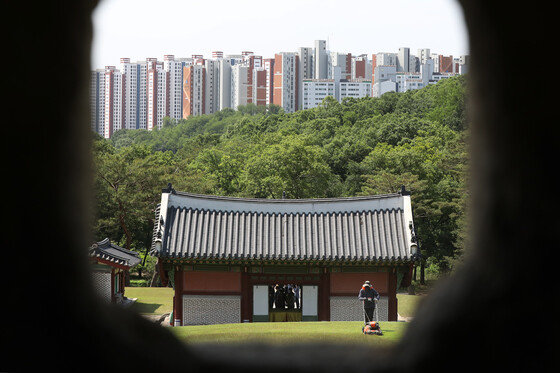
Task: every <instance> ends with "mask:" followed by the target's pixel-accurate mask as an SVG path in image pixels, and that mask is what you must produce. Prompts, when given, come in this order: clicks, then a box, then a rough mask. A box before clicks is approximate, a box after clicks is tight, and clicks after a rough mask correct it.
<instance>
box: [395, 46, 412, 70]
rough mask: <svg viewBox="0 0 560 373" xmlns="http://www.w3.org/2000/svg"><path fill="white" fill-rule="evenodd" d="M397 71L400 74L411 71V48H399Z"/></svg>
mask: <svg viewBox="0 0 560 373" xmlns="http://www.w3.org/2000/svg"><path fill="white" fill-rule="evenodd" d="M397 71H398V72H409V71H410V48H407V47H401V48H399V54H398V55H397Z"/></svg>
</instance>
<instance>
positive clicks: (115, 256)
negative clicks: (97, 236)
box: [89, 238, 140, 267]
mask: <svg viewBox="0 0 560 373" xmlns="http://www.w3.org/2000/svg"><path fill="white" fill-rule="evenodd" d="M89 256H90V258H99V259H103V260H105V261H108V262H111V263H115V264H117V265H123V266H127V267H134V266H135V265H137V264H139V263H140V258H139V254H138V253H137V252H135V251H130V250H126V249H124V248H122V247H120V246H117V245H115V244H113V243H111V241H110V240H109V239H108V238H105V239H104V240H103V241H99V242H96V243H94V244H93V245H92V246H91V247H90V248H89Z"/></svg>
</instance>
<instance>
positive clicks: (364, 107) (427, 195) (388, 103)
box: [93, 76, 468, 282]
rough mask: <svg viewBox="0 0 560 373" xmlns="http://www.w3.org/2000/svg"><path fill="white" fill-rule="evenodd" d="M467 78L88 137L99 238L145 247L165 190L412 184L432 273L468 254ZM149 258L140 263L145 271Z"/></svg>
mask: <svg viewBox="0 0 560 373" xmlns="http://www.w3.org/2000/svg"><path fill="white" fill-rule="evenodd" d="M466 98H467V95H466V79H465V77H464V76H458V77H454V78H450V79H446V80H443V81H441V82H439V83H437V84H435V85H430V86H428V87H426V88H423V89H420V90H415V91H408V92H405V93H393V92H391V93H386V94H384V95H383V96H381V97H380V98H371V97H367V98H362V99H344V100H343V101H342V102H341V103H339V102H337V101H336V100H335V99H334V98H331V97H327V98H326V99H325V100H324V101H323V103H322V104H321V105H320V106H319V107H317V108H314V109H309V110H301V111H298V112H295V113H293V114H286V113H284V112H283V111H282V109H281V108H279V107H277V106H270V107H262V106H255V105H252V104H249V105H247V106H242V107H239V108H238V110H237V111H235V110H232V109H224V110H222V111H220V112H218V113H215V114H210V115H202V116H196V117H190V118H189V119H187V120H181V121H178V122H176V121H174V120H172V119H170V118H165V120H164V125H163V128H162V129H160V130H155V131H146V130H120V131H117V132H116V133H115V134H114V135H113V137H112V138H111V139H109V140H107V139H103V138H101V137H98V136H96V137H95V139H94V141H93V161H94V170H95V177H94V181H93V182H94V192H95V196H96V198H95V206H94V207H95V217H94V221H93V232H94V238H95V239H96V240H101V239H103V238H105V237H108V238H110V239H111V240H112V241H113V242H115V243H117V244H120V245H122V246H123V247H126V248H129V249H132V250H136V251H139V252H141V253H142V257H143V258H144V255H145V254H146V252H147V249H148V248H149V247H150V245H151V236H152V229H153V220H154V209H155V207H156V205H157V204H158V203H159V200H160V197H161V189H162V188H164V187H165V186H166V185H167V183H172V184H173V187H174V188H175V189H176V190H180V191H186V192H192V193H201V194H213V195H226V196H238V197H256V198H282V195H283V193H285V195H286V198H321V197H340V196H345V197H349V196H358V195H370V194H382V193H394V192H397V191H399V190H400V187H401V185H405V186H406V188H407V189H408V190H410V191H411V192H412V207H413V212H414V219H415V225H416V230H417V234H418V237H419V241H420V248H421V253H422V254H423V260H422V262H421V263H420V267H419V268H420V269H421V271H420V276H421V277H420V280H421V281H422V282H423V280H424V274H425V269H428V270H431V271H438V272H441V273H446V272H449V271H451V270H453V268H454V267H455V266H456V265H457V263H458V262H459V261H460V260H461V258H462V255H463V252H464V246H465V231H466V226H465V224H466V221H465V211H466V206H467V201H468V191H467V188H466V184H467V175H468V155H467V146H466V144H467V136H468V122H467V118H466V110H465V108H466ZM152 268H153V258H151V257H147V258H146V260H145V262H144V264H143V266H142V267H141V269H140V270H144V271H145V272H150V271H151V269H152Z"/></svg>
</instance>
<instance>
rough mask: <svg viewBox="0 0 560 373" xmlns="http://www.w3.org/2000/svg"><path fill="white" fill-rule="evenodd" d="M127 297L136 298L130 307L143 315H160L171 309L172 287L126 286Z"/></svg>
mask: <svg viewBox="0 0 560 373" xmlns="http://www.w3.org/2000/svg"><path fill="white" fill-rule="evenodd" d="M124 294H125V295H126V297H127V298H138V299H137V300H136V302H135V303H134V304H133V305H132V307H131V309H132V310H134V311H136V312H138V313H140V314H143V315H161V314H164V313H170V312H171V311H172V310H173V289H172V288H148V287H126V288H125V290H124Z"/></svg>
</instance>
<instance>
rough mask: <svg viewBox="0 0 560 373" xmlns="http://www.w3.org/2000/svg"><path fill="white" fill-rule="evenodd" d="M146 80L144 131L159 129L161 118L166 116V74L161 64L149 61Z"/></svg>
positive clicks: (155, 60)
mask: <svg viewBox="0 0 560 373" xmlns="http://www.w3.org/2000/svg"><path fill="white" fill-rule="evenodd" d="M147 62H148V71H147V78H146V129H148V130H153V129H160V128H161V127H162V125H163V118H164V117H166V116H167V115H168V110H167V94H168V92H167V88H168V73H167V72H166V71H165V70H164V67H163V63H162V62H158V61H157V59H153V60H149V61H147Z"/></svg>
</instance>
